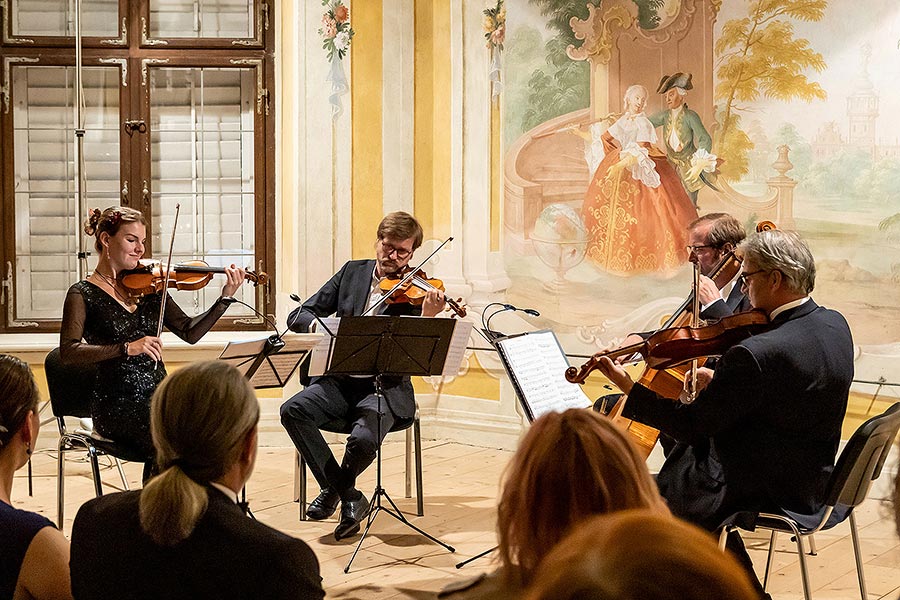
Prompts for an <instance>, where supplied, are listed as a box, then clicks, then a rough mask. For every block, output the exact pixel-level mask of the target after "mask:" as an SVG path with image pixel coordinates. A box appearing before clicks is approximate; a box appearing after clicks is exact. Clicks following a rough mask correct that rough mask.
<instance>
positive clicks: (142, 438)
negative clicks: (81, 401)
mask: <svg viewBox="0 0 900 600" xmlns="http://www.w3.org/2000/svg"><path fill="white" fill-rule="evenodd" d="M84 231H85V233H87V234H88V235H91V236H94V237H95V238H96V240H95V242H94V247H95V248H96V250H97V252H98V254H99V260H98V262H97V267H96V269H94V272H93V273H92V274H91V275H90V276H89V277H88V278H87V279H85V280H83V281H79V282H77V283H75V284H73V285H72V287H70V288H69V291H68V293H67V294H66V302H65V305H64V307H63V319H62V327H61V330H60V336H59V346H60V356H61V358H62V360H63V362H66V363H69V364H85V365H87V364H98V363H100V364H99V366H100V369H99V372H98V377H97V382H96V384H95V389H94V393H93V399H92V402H91V415H92V416H93V419H94V427H95V429H96V430H97V432H98V433H100V434H101V435H103V436H104V437H107V438H109V439H111V440H114V441H115V442H117V443H118V444H119V445H120V446H121V447H122V448H123V449H124V450H125V453H127V454H128V456H125V454H123V456H122V457H123V458H127V459H130V460H140V461H144V463H145V465H144V479H145V480H146V479H147V478H148V476H149V475H150V474H151V469H152V468H153V467H152V465H153V444H152V441H151V439H150V396H151V395H152V394H153V391H154V390H155V389H156V386H157V385H159V382H160V381H162V380H163V378H164V377H165V376H166V369H165V366H164V365H163V364H162V340H161V339H160V337H158V331H157V327H158V321H159V315H160V310H161V306H162V294H160V293H157V294H152V295H147V296H144V297H143V298H140V301H138V298H136V297H134V296H132V295H131V293H130V292H129V290H127V289H126V288H125V287H124V286H123V284H122V283H121V282H120V281H119V279H118V275H119V273H120V272H121V271H124V270H127V269H134V268H135V267H137V266H138V261H139V260H140V258H141V257H142V256H143V255H144V243H145V241H146V237H147V223H146V221H145V219H144V216H143V214H141V213H140V212H139V211H137V210H134V209H131V208H126V207H124V206H118V207H110V208H107V209H106V210H104V211H102V212H101V211H100V210H99V209H94V210H93V211H92V213H91V215H90V217H89V218H88V220H87V222H86V223H85V225H84ZM225 274H226V276H227V278H228V280H227V282H226V283H225V285H224V286H223V287H222V296H221V297H220V298H219V299H218V300H217V301H216V302H215V304H213V305H212V306H211V307H210V308H209V310H207V311H206V312H205V313H203V314H202V315H199V316H196V317H193V318H191V317H188V316H187V315H186V314H185V313H184V311H182V310H181V308H179V306H178V305H177V304H175V302H173V301H172V299H171V298H168V299H167V300H166V302H165V314H164V320H163V322H164V324H165V326H166V327H167V328H168V329H169V331H171V332H172V333H174V334H175V335H177V336H178V337H180V338H181V339H183V340H184V341H186V342H188V343H189V344H195V343H197V341H199V340H200V338H202V337H203V335H204V334H206V332H207V331H209V330H210V329H211V328H212V326H213V325H214V324H215V323H216V321H218V320H219V318H220V317H221V316H222V315H223V314H224V313H225V311H226V310H227V308H228V304H229V303H228V302H227V301H226V300H224V299H225V298H228V297H231V296H232V295H233V294H234V293H235V292H236V291H237V289H238V288H239V287H240V286H241V284H242V283H243V281H244V277H245V274H244V270H243V269H240V268H238V267H235V266H234V265H231V266H230V267H226V268H225Z"/></svg>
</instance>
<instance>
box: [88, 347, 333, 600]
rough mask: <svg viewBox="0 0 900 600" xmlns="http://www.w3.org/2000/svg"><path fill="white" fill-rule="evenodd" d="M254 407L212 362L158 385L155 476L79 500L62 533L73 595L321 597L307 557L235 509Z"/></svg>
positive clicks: (249, 459) (223, 367)
mask: <svg viewBox="0 0 900 600" xmlns="http://www.w3.org/2000/svg"><path fill="white" fill-rule="evenodd" d="M258 421H259V403H258V401H257V399H256V396H255V394H254V392H253V389H252V388H251V387H250V384H249V383H248V382H247V380H246V379H245V378H244V377H243V376H242V375H241V374H240V373H239V372H238V371H237V370H236V369H234V368H233V367H231V366H229V365H227V364H225V363H223V362H200V363H194V364H192V365H189V366H187V367H184V368H183V369H180V370H179V371H177V372H175V373H174V374H172V375H170V376H169V377H167V378H166V379H165V380H163V382H162V384H161V385H160V386H159V388H158V389H157V390H156V392H155V393H154V395H153V400H152V403H151V416H150V427H151V433H152V435H153V443H154V445H155V447H156V453H157V460H158V462H159V467H160V474H159V475H157V476H156V477H154V478H152V479H151V480H150V481H148V482H147V484H146V486H145V487H144V489H143V490H140V491H132V492H123V493H119V494H110V495H107V496H103V497H101V498H96V499H94V500H91V501H90V502H88V503H86V504H85V505H84V506H82V507H81V510H79V511H78V515H77V516H76V517H75V524H74V526H73V528H72V559H71V573H72V591H73V594H74V596H75V598H78V599H80V600H84V599H90V598H98V599H99V598H124V597H127V598H131V599H135V600H140V599H147V600H150V599H157V598H166V599H169V600H172V599H182V598H183V599H185V600H186V599H188V598H191V599H194V598H230V599H240V598H246V599H251V598H253V599H256V598H266V599H288V598H290V599H320V598H323V597H324V595H325V592H324V591H323V589H322V580H321V577H320V575H319V563H318V560H317V559H316V556H315V554H313V551H312V550H311V549H310V548H309V546H307V545H306V543H304V542H303V541H301V540H299V539H296V538H293V537H291V536H288V535H285V534H283V533H280V532H278V531H276V530H274V529H272V528H270V527H268V526H266V525H263V524H262V523H260V522H258V521H255V520H253V519H251V518H249V517H248V516H246V515H245V514H244V510H243V509H242V507H241V506H240V505H239V504H238V492H239V491H240V490H241V488H242V487H243V485H244V483H245V482H246V481H247V480H248V479H249V477H250V473H251V472H252V471H253V466H254V463H255V461H256V440H257V422H258Z"/></svg>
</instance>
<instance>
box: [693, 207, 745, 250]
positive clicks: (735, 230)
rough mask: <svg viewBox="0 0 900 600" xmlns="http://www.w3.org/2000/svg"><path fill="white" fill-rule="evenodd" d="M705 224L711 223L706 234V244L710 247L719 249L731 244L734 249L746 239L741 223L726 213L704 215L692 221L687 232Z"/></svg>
mask: <svg viewBox="0 0 900 600" xmlns="http://www.w3.org/2000/svg"><path fill="white" fill-rule="evenodd" d="M707 223H711V225H710V227H709V232H707V234H706V243H707V244H709V245H710V246H714V247H716V248H721V247H722V246H724V245H725V244H731V245H733V246H734V247H735V248H736V247H737V245H738V244H740V243H741V241H742V240H743V239H744V238H745V237H747V234H746V233H744V226H743V225H741V222H740V221H738V220H737V219H735V218H734V217H733V216H731V215H729V214H728V213H708V214H705V215H703V216H702V217H699V218H697V219H694V220H693V221H692V222H691V224H690V225H688V231H693V230H694V229H695V228H697V227H700V226H701V225H705V224H707Z"/></svg>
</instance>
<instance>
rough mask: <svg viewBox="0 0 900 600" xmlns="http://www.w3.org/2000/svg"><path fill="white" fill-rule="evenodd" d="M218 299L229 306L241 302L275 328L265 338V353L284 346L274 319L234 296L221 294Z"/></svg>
mask: <svg viewBox="0 0 900 600" xmlns="http://www.w3.org/2000/svg"><path fill="white" fill-rule="evenodd" d="M220 300H221V301H222V302H224V303H225V304H226V305H228V306H231V305H232V304H235V303H237V304H242V305H243V306H246V307H247V308H249V309H250V310H252V311H253V312H254V314H256V316H258V317H261V318H262V319H263V320H264V321H265V322H266V324H267V325H271V326H272V329H274V330H275V333H274V334H272V335H270V336H269V337H268V339H267V340H266V347H265V349H264V352H265V354H267V355H268V354H272V353H274V352H278V351H279V350H281V349H282V348H284V340H283V339H281V336H282V334H280V333H278V325H277V324H276V323H275V321H273V320H272V319H270V318H269V317H268V316H266V315H264V314H263V313H261V312H259V311H258V310H256V309H255V308H253V307H252V306H250V305H249V304H247V303H246V302H244V301H243V300H238V299H237V298H234V297H232V296H222V297H221V298H220Z"/></svg>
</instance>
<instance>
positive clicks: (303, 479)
mask: <svg viewBox="0 0 900 600" xmlns="http://www.w3.org/2000/svg"><path fill="white" fill-rule="evenodd" d="M297 465H298V470H299V471H300V497H299V502H300V520H301V521H305V520H306V460H305V459H304V458H303V455H302V454H300V451H299V450H298V451H297Z"/></svg>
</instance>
